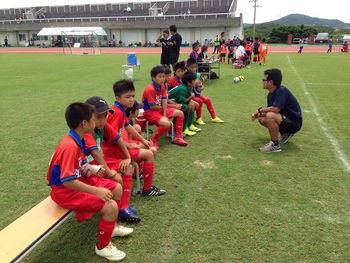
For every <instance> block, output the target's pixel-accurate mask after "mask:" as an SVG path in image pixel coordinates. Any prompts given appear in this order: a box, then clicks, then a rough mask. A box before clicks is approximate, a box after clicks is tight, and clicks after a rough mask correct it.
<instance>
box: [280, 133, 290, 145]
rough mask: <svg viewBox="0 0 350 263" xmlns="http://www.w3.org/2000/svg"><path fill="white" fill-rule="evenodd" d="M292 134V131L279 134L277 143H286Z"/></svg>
mask: <svg viewBox="0 0 350 263" xmlns="http://www.w3.org/2000/svg"><path fill="white" fill-rule="evenodd" d="M293 135H294V133H283V134H281V137H280V139H279V140H278V142H279V143H286V142H288V141H289V139H290V138H292V136H293Z"/></svg>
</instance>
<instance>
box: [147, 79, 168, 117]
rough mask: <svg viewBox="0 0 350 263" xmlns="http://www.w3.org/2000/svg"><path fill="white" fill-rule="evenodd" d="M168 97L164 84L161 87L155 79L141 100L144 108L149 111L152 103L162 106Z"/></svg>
mask: <svg viewBox="0 0 350 263" xmlns="http://www.w3.org/2000/svg"><path fill="white" fill-rule="evenodd" d="M167 97H168V96H167V94H166V91H165V87H164V85H161V86H160V87H159V86H157V84H156V83H155V82H154V81H152V82H151V83H149V84H148V85H147V86H146V87H145V88H144V89H143V92H142V97H141V101H142V103H143V109H144V110H145V111H148V110H150V107H151V106H152V105H158V106H161V105H162V100H166V99H167Z"/></svg>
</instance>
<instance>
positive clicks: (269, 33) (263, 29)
mask: <svg viewBox="0 0 350 263" xmlns="http://www.w3.org/2000/svg"><path fill="white" fill-rule="evenodd" d="M348 31H349V30H346V29H335V28H332V27H326V26H305V25H280V24H275V23H262V24H256V25H255V36H256V37H259V38H260V39H261V38H266V40H267V42H268V43H287V40H288V35H289V34H292V35H293V38H294V37H299V38H307V37H309V36H310V34H311V33H313V34H315V35H317V33H320V32H327V33H328V34H329V35H333V36H335V38H337V37H339V36H340V35H342V34H346V33H349V32H348ZM244 36H245V37H252V36H253V25H249V26H246V27H245V28H244Z"/></svg>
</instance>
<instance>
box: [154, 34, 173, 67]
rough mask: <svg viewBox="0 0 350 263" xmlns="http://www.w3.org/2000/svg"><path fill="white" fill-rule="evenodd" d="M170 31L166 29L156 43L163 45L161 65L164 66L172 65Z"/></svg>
mask: <svg viewBox="0 0 350 263" xmlns="http://www.w3.org/2000/svg"><path fill="white" fill-rule="evenodd" d="M169 39H170V36H169V30H167V29H165V30H163V32H162V33H161V34H160V35H159V36H158V37H157V39H156V42H157V43H161V45H162V54H161V56H160V64H162V65H167V66H169V65H170V46H169V44H168V43H169Z"/></svg>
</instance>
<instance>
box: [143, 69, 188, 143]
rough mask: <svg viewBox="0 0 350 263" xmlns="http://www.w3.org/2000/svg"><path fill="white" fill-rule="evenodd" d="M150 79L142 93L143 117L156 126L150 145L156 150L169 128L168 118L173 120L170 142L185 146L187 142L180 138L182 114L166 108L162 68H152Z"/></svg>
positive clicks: (179, 111)
mask: <svg viewBox="0 0 350 263" xmlns="http://www.w3.org/2000/svg"><path fill="white" fill-rule="evenodd" d="M151 77H152V82H151V83H150V84H148V85H147V86H146V87H145V88H144V90H143V92H142V103H143V109H144V112H143V116H144V117H145V119H146V120H148V121H150V122H152V123H153V124H155V125H156V126H158V127H157V129H156V130H155V132H154V133H153V135H152V137H151V138H150V143H151V145H152V146H154V147H156V148H158V144H157V140H158V138H159V137H160V136H161V135H162V134H163V133H165V132H167V131H168V130H169V129H170V127H171V124H170V121H169V118H175V120H174V126H175V133H176V136H175V138H174V139H173V141H172V142H173V143H174V144H177V145H180V146H187V142H186V141H185V140H184V139H183V138H182V127H183V120H184V114H183V112H182V111H181V110H177V109H174V108H172V107H168V106H167V99H168V96H167V94H166V92H165V87H164V82H165V73H164V68H163V67H161V66H156V67H154V68H152V70H151Z"/></svg>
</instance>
